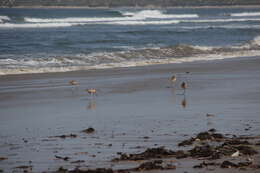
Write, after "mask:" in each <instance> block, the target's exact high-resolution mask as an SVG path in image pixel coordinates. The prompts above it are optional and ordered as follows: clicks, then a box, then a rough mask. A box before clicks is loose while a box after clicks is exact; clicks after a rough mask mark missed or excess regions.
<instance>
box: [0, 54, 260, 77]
mask: <svg viewBox="0 0 260 173" xmlns="http://www.w3.org/2000/svg"><path fill="white" fill-rule="evenodd" d="M254 61H257V62H258V61H260V57H259V56H253V57H235V58H226V59H214V60H199V61H191V62H182V63H168V64H151V65H143V66H130V67H115V68H100V69H87V70H74V71H64V72H46V73H22V74H7V75H0V81H1V80H3V79H4V80H5V79H9V78H10V79H12V78H15V79H18V78H39V77H40V78H41V77H43V78H45V77H49V76H56V77H62V76H77V75H78V76H81V74H83V73H88V74H95V73H97V74H102V73H107V72H111V73H113V72H118V71H132V72H133V71H135V70H137V71H138V72H140V71H145V70H149V69H163V68H166V69H167V70H169V69H170V68H177V69H181V68H183V67H185V66H186V67H187V66H188V67H189V66H197V65H200V64H204V65H208V66H212V67H213V66H215V64H218V63H220V64H225V63H228V64H229V63H231V64H232V63H237V64H240V63H241V62H246V63H248V62H249V63H250V62H254ZM234 69H237V67H234Z"/></svg>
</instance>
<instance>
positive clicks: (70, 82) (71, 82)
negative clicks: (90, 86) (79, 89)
mask: <svg viewBox="0 0 260 173" xmlns="http://www.w3.org/2000/svg"><path fill="white" fill-rule="evenodd" d="M69 84H70V85H78V84H79V83H78V82H77V81H75V80H70V81H69Z"/></svg>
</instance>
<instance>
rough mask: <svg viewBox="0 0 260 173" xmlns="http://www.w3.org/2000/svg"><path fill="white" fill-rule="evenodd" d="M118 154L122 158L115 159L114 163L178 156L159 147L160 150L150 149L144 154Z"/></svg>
mask: <svg viewBox="0 0 260 173" xmlns="http://www.w3.org/2000/svg"><path fill="white" fill-rule="evenodd" d="M118 154H120V158H115V159H113V161H122V160H135V161H136V160H147V159H156V158H165V157H173V156H175V155H176V152H175V151H172V150H168V149H165V148H164V147H159V148H148V149H146V150H145V151H144V152H142V153H138V154H126V153H118Z"/></svg>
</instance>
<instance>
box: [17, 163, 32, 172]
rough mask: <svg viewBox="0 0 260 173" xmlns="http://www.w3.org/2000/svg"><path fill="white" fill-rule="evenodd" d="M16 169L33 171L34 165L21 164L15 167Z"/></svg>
mask: <svg viewBox="0 0 260 173" xmlns="http://www.w3.org/2000/svg"><path fill="white" fill-rule="evenodd" d="M15 169H23V172H32V166H31V165H30V166H27V165H21V166H17V167H15Z"/></svg>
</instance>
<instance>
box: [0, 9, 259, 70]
mask: <svg viewBox="0 0 260 173" xmlns="http://www.w3.org/2000/svg"><path fill="white" fill-rule="evenodd" d="M250 56H251V57H252V56H260V8H252V7H251V8H249V7H248V8H246V7H245V8H242V7H241V8H238V7H236V8H230V7H229V8H228V7H226V8H224V7H223V8H220V7H217V8H169V9H147V8H145V9H144V8H137V9H135V8H114V9H76V8H66V9H61V8H57V9H55V8H42V9H36V8H34V9H30V8H0V75H8V74H22V73H47V72H64V71H75V70H87V69H102V68H117V67H130V66H143V65H152V64H167V63H183V62H192V61H201V60H202V61H209V60H216V59H226V58H235V57H250Z"/></svg>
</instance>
